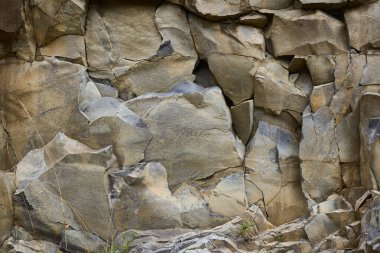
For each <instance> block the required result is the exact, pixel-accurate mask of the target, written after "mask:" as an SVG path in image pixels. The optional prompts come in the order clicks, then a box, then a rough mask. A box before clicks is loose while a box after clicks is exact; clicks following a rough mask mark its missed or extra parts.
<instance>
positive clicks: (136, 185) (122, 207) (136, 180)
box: [112, 162, 182, 232]
mask: <svg viewBox="0 0 380 253" xmlns="http://www.w3.org/2000/svg"><path fill="white" fill-rule="evenodd" d="M167 176H168V175H167V172H166V169H165V167H164V166H162V164H161V163H158V162H152V163H147V164H139V165H136V166H132V167H129V168H127V169H126V170H122V171H118V172H115V173H113V174H112V177H113V181H114V189H113V191H114V192H115V194H116V195H117V196H115V197H116V199H115V204H114V206H113V210H114V222H115V226H116V228H117V229H118V230H119V231H120V232H121V231H123V230H125V228H141V229H166V228H175V227H180V226H181V225H182V221H181V209H180V205H179V203H178V202H177V201H176V198H175V197H173V195H172V193H171V192H170V190H169V186H168V180H167Z"/></svg>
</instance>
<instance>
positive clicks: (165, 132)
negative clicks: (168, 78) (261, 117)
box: [126, 83, 244, 185]
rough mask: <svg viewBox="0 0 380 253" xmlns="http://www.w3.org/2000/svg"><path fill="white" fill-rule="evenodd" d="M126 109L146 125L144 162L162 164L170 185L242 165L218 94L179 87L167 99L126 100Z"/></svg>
mask: <svg viewBox="0 0 380 253" xmlns="http://www.w3.org/2000/svg"><path fill="white" fill-rule="evenodd" d="M126 106H127V107H128V108H129V109H130V110H132V111H134V112H135V113H136V114H137V115H139V116H140V117H141V118H142V119H143V120H144V121H145V122H146V124H147V125H148V129H149V130H150V131H151V133H152V135H153V138H152V139H151V141H150V143H149V145H148V147H147V148H146V151H145V161H159V162H161V163H162V164H163V165H164V166H165V168H166V169H167V171H168V180H169V185H175V184H178V183H181V182H183V181H186V180H189V179H201V178H206V177H208V176H211V175H212V174H214V173H215V172H217V171H221V170H224V169H226V168H230V167H237V166H239V165H241V163H242V157H243V153H244V146H243V145H242V143H241V142H240V140H238V139H237V138H236V137H235V136H234V134H233V133H232V122H231V116H230V112H229V109H228V107H227V106H226V104H225V101H224V98H223V95H222V92H221V90H220V89H219V88H217V87H212V88H202V87H200V86H197V85H195V84H193V83H182V84H178V85H177V86H175V87H174V89H173V90H172V91H171V92H169V93H152V94H146V95H143V96H139V97H137V98H135V99H132V100H129V101H127V102H126ZM210 149H212V150H213V152H212V153H210V152H209V151H210Z"/></svg>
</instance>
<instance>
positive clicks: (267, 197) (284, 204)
mask: <svg viewBox="0 0 380 253" xmlns="http://www.w3.org/2000/svg"><path fill="white" fill-rule="evenodd" d="M245 166H246V168H247V175H246V178H247V180H248V181H250V182H252V183H253V184H254V185H255V186H256V187H257V188H258V190H259V191H261V192H262V194H263V198H264V202H265V205H266V211H267V213H268V216H269V221H270V222H272V223H273V224H275V225H279V224H282V223H285V222H288V221H291V220H293V219H294V218H296V217H299V216H302V215H303V214H305V213H306V199H304V196H303V194H302V190H301V187H300V180H301V178H300V167H299V161H298V140H297V138H296V136H295V135H294V134H293V133H291V132H289V131H287V130H285V129H282V128H279V127H277V126H274V125H270V124H268V123H266V122H264V121H260V122H259V126H258V129H257V130H256V133H255V135H254V136H253V138H252V140H251V141H250V143H249V144H248V148H247V153H246V157H245ZM293 198H294V199H293ZM296 199H297V201H295V200H296ZM289 209H291V210H292V212H291V213H285V212H284V210H289ZM281 210H282V211H281Z"/></svg>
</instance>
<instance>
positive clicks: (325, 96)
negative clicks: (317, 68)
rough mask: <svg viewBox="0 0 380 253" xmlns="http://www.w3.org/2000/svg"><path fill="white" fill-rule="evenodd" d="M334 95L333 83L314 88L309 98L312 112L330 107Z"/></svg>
mask: <svg viewBox="0 0 380 253" xmlns="http://www.w3.org/2000/svg"><path fill="white" fill-rule="evenodd" d="M334 93H335V86H334V83H327V84H324V85H319V86H315V87H314V89H313V92H312V93H311V96H310V106H311V110H312V111H313V112H316V111H317V110H318V109H320V108H322V107H328V106H330V103H331V100H332V98H333V96H334Z"/></svg>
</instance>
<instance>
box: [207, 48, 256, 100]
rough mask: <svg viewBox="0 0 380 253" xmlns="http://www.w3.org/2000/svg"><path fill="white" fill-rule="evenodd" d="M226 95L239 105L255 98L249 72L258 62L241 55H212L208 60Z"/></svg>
mask: <svg viewBox="0 0 380 253" xmlns="http://www.w3.org/2000/svg"><path fill="white" fill-rule="evenodd" d="M207 62H208V65H209V67H210V70H211V72H212V73H213V74H214V76H215V78H216V80H217V81H218V83H219V85H220V86H221V87H222V89H223V92H224V94H225V95H226V96H227V97H229V98H230V99H231V101H232V102H233V103H234V104H235V105H237V104H239V103H241V102H243V101H246V100H248V99H250V98H252V96H253V78H252V76H251V75H250V74H249V71H250V70H251V69H253V68H254V67H255V66H256V65H257V60H256V59H254V58H251V57H244V56H239V55H224V54H212V55H210V56H209V57H208V58H207Z"/></svg>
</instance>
